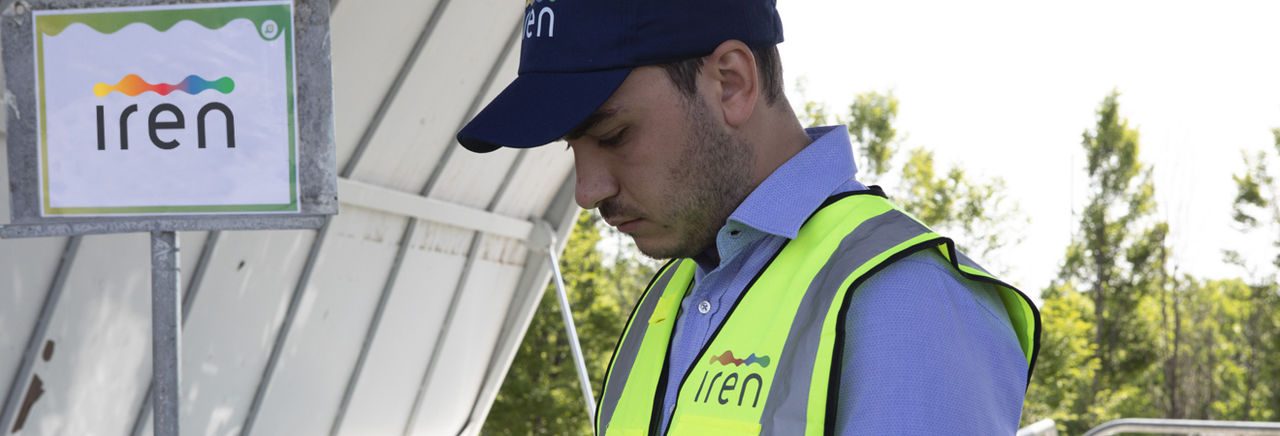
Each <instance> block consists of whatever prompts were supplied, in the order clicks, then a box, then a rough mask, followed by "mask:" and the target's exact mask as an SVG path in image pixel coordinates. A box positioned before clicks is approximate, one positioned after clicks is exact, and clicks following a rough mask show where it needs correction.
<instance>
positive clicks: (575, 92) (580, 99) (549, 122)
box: [458, 68, 631, 153]
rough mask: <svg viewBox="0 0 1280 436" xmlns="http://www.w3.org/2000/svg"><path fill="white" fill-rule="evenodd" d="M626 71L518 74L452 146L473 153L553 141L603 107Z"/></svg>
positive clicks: (532, 145) (624, 78)
mask: <svg viewBox="0 0 1280 436" xmlns="http://www.w3.org/2000/svg"><path fill="white" fill-rule="evenodd" d="M630 72H631V68H622V69H616V70H602V71H591V72H584V73H526V74H521V75H520V76H519V77H516V80H514V81H512V82H511V84H510V85H507V88H506V89H504V90H502V93H500V94H498V96H497V97H496V98H494V99H493V101H492V102H490V103H489V105H488V106H485V108H484V109H483V110H481V111H480V113H479V114H476V117H475V118H473V119H472V120H471V122H469V123H467V125H466V126H465V127H463V128H462V131H460V132H458V142H459V143H461V144H462V146H463V147H466V148H467V150H471V151H474V152H477V153H488V152H490V151H494V150H497V149H499V148H502V147H513V148H530V147H537V146H540V145H543V144H547V143H550V142H553V141H555V140H557V139H560V138H561V137H563V136H564V135H565V134H566V133H569V131H570V130H572V129H573V128H574V127H577V126H578V124H579V123H581V122H582V121H583V120H585V119H586V118H587V117H588V116H590V115H591V113H592V112H595V110H596V109H597V108H599V107H600V105H602V104H604V102H605V100H608V99H609V96H611V95H613V92H614V91H615V90H617V89H618V86H619V85H621V84H622V81H623V80H626V78H627V74H629V73H630Z"/></svg>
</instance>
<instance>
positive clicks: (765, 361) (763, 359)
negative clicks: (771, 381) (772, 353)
mask: <svg viewBox="0 0 1280 436" xmlns="http://www.w3.org/2000/svg"><path fill="white" fill-rule="evenodd" d="M716 362H719V363H720V364H721V365H726V366H727V365H729V364H730V363H732V364H733V365H734V366H742V365H751V364H753V363H754V364H757V365H760V367H761V368H768V367H769V356H756V354H755V353H751V355H750V356H747V358H746V359H738V358H735V357H733V350H725V352H724V354H721V355H719V356H711V361H710V363H716Z"/></svg>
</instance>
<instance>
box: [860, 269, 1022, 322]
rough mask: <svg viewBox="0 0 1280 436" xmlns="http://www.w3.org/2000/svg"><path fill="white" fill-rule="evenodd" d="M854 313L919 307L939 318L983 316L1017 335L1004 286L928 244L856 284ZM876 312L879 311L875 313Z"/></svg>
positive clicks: (965, 319)
mask: <svg viewBox="0 0 1280 436" xmlns="http://www.w3.org/2000/svg"><path fill="white" fill-rule="evenodd" d="M849 291H850V292H853V293H854V295H852V296H851V300H850V307H849V312H851V313H854V312H863V311H872V312H880V311H894V312H897V311H907V310H909V311H913V312H917V313H919V314H920V315H922V316H924V315H928V316H929V319H930V320H932V321H934V323H937V324H942V323H945V322H947V321H951V322H955V323H968V322H972V321H974V320H975V319H978V318H980V319H982V320H983V323H984V324H987V325H990V326H994V327H999V328H1000V329H1001V330H1003V331H1007V332H1008V334H1009V336H1010V338H1013V336H1012V335H1013V332H1012V329H1011V328H1010V327H1009V326H1010V325H1011V324H1010V321H1009V315H1008V313H1007V312H1006V311H1005V309H1004V303H1003V302H1002V301H1001V299H1000V295H999V292H1000V291H999V290H998V289H996V287H995V286H994V285H991V284H988V283H986V282H980V281H976V280H970V279H968V278H966V277H964V276H963V275H961V274H960V272H959V271H957V270H956V268H955V267H953V266H952V265H951V263H950V261H948V260H947V259H946V258H944V257H943V256H942V254H941V253H939V252H938V251H937V250H932V249H926V250H921V251H918V252H916V253H912V254H910V255H908V256H906V257H903V258H901V259H898V260H897V261H893V262H891V263H889V264H887V265H884V266H883V267H882V268H880V270H879V271H878V272H876V273H874V275H873V276H871V277H868V278H867V279H866V280H865V281H864V283H862V284H861V285H859V286H858V287H857V288H856V289H850V290H849ZM871 316H875V315H871Z"/></svg>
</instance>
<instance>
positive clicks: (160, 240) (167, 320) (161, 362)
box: [151, 231, 182, 435]
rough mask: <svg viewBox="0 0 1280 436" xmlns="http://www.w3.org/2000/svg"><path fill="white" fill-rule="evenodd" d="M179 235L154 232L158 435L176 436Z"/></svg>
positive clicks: (153, 335) (154, 375) (153, 360)
mask: <svg viewBox="0 0 1280 436" xmlns="http://www.w3.org/2000/svg"><path fill="white" fill-rule="evenodd" d="M178 265H179V263H178V234H177V232H171V231H159V232H151V379H152V386H155V388H154V394H153V396H152V398H153V402H152V404H153V406H154V407H155V413H154V415H153V416H154V417H155V434H157V435H177V434H180V433H179V432H178V390H179V386H181V385H182V384H181V380H182V378H181V377H180V374H181V371H180V370H179V368H181V363H182V339H181V338H182V319H181V317H182V301H181V300H182V298H181V296H180V295H181V294H179V293H178V284H179V283H181V282H182V279H181V276H180V275H179V273H178Z"/></svg>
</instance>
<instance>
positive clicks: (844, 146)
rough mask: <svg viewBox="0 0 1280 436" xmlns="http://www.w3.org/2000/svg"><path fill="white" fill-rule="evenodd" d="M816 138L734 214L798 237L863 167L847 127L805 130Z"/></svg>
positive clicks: (763, 227)
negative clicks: (856, 158) (833, 195)
mask: <svg viewBox="0 0 1280 436" xmlns="http://www.w3.org/2000/svg"><path fill="white" fill-rule="evenodd" d="M805 133H806V134H808V135H809V139H811V140H812V141H813V142H811V143H810V144H809V145H808V146H806V147H805V148H804V149H802V150H800V152H799V153H796V155H795V156H792V157H791V159H788V160H787V161H786V162H785V163H783V164H782V166H780V167H778V169H776V170H774V171H773V174H770V175H769V177H767V178H765V179H764V181H763V182H761V183H760V185H759V186H757V187H756V189H755V190H754V191H751V194H750V195H748V196H747V198H746V199H745V200H743V201H742V204H739V205H738V208H737V209H736V210H734V211H733V214H732V215H729V220H730V221H737V222H739V223H741V224H743V225H746V226H748V227H751V228H753V229H756V230H759V231H762V232H765V233H768V234H771V235H776V236H782V237H785V238H787V239H795V237H796V235H798V234H799V232H800V226H801V225H803V224H804V222H805V220H807V219H809V216H810V215H812V214H813V212H814V211H815V210H817V209H818V207H819V206H821V205H822V202H824V201H826V200H827V198H828V197H830V196H831V195H832V194H833V193H835V191H836V189H837V188H839V187H840V186H841V185H843V184H844V183H845V182H848V181H850V180H853V177H854V175H856V174H857V172H858V167H857V165H856V164H854V162H853V146H852V144H851V143H850V142H849V131H848V130H847V129H846V128H845V126H841V125H837V126H823V127H813V128H808V129H805Z"/></svg>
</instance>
